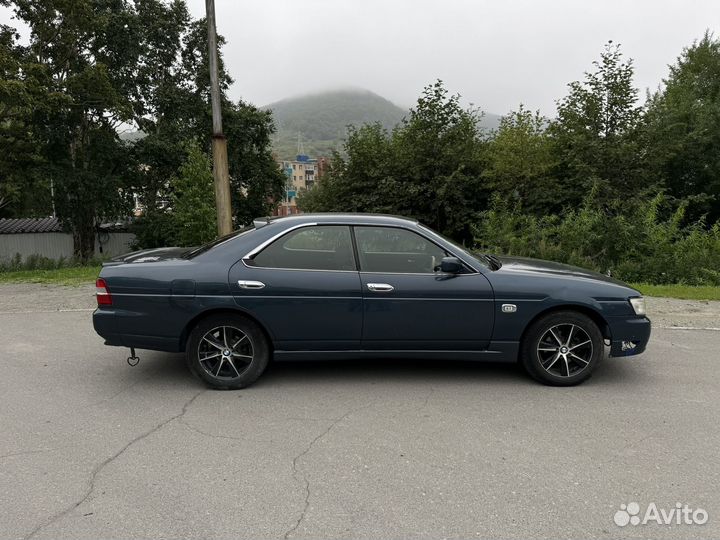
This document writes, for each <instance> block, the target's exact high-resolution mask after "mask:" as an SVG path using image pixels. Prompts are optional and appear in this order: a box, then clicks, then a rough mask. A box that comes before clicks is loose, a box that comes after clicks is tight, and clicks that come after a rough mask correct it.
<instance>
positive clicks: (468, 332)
mask: <svg viewBox="0 0 720 540" xmlns="http://www.w3.org/2000/svg"><path fill="white" fill-rule="evenodd" d="M353 230H354V234H355V241H356V246H357V253H358V259H359V264H360V280H361V283H362V294H363V298H364V321H363V332H362V347H363V348H364V349H388V350H421V349H435V350H482V349H484V348H486V347H487V345H488V343H489V341H490V337H491V334H492V327H493V317H494V313H493V311H494V310H493V305H494V299H493V293H492V288H491V287H490V283H489V282H488V280H487V279H486V278H485V276H484V275H482V274H480V273H477V272H475V271H474V270H472V269H470V268H468V269H467V271H466V273H462V274H456V275H445V274H440V273H439V272H435V270H434V268H435V267H436V266H437V265H439V264H440V261H441V260H442V258H443V257H445V256H447V255H451V254H449V253H448V252H447V251H446V250H445V249H443V248H442V247H440V246H439V245H437V244H435V243H434V242H432V241H431V240H429V239H428V238H426V237H425V236H423V235H421V234H419V233H417V232H415V231H411V230H409V229H404V228H398V227H382V226H372V227H371V226H356V227H354V228H353Z"/></svg>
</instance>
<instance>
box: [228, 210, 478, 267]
mask: <svg viewBox="0 0 720 540" xmlns="http://www.w3.org/2000/svg"><path fill="white" fill-rule="evenodd" d="M415 225H416V226H417V227H418V228H419V229H420V230H419V231H418V230H416V229H413V228H410V227H405V226H402V225H387V224H384V223H383V224H380V223H368V222H360V223H342V222H335V221H329V222H327V223H321V222H317V221H315V222H310V223H299V224H297V225H293V226H292V227H289V228H287V229H284V230H283V231H281V232H279V233H277V234H275V235H273V236H271V237H270V238H268V239H267V240H265V241H264V242H261V243H260V244H259V245H257V246H256V247H254V248H253V249H252V250H250V251H249V252H248V253H247V254H246V255H245V256H244V257H242V259H241V261H242V263H243V265H244V266H245V267H246V268H253V269H266V270H289V271H291V272H344V273H348V272H352V273H356V274H357V273H359V274H392V275H398V276H402V275H405V276H437V275H438V273H437V272H432V273H429V272H367V271H363V270H361V269H360V268H358V269H357V270H317V269H311V268H275V267H272V266H252V265H249V264H248V263H247V260H248V259H252V258H253V257H254V256H255V255H257V254H258V253H260V252H261V251H262V250H263V249H265V248H266V247H267V246H269V245H270V244H272V243H273V242H274V241H275V240H278V239H279V238H282V237H283V236H285V235H286V234H288V233H290V232H292V231H295V230H297V229H302V228H304V227H317V226H335V227H337V226H345V227H349V228H353V227H384V228H388V229H402V230H405V231H409V232H412V233H415V234H417V235H418V236H420V237H422V238H424V239H425V240H427V241H428V242H430V243H432V244H434V245H435V246H437V247H438V248H439V249H441V250H443V251H445V252H447V253H450V255H451V256H452V257H456V258H458V259H460V260H461V261H462V262H463V264H464V265H465V266H466V267H468V268H469V269H470V270H472V271H471V272H469V273H466V274H442V275H453V276H455V277H461V276H474V275H477V274H482V272H480V271H478V270H477V269H476V268H475V267H474V266H473V265H472V264H471V263H469V262H468V261H466V260H465V259H464V258H463V257H460V256H458V255H457V254H456V253H455V252H453V251H451V250H449V249H446V248H445V247H443V246H441V245H440V244H438V243H437V241H436V240H435V239H433V238H431V237H429V236H428V235H427V234H425V231H426V230H427V231H429V232H432V229H427V227H425V226H424V225H421V224H420V223H419V222H415ZM255 230H257V229H255ZM351 233H352V234H353V235H354V231H351ZM352 248H353V252H355V254H356V255H357V246H355V245H354V243H353V246H352ZM358 262H359V261H358Z"/></svg>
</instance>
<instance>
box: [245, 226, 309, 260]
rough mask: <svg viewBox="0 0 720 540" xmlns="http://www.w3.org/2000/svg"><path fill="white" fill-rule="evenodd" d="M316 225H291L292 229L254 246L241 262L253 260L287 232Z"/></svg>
mask: <svg viewBox="0 0 720 540" xmlns="http://www.w3.org/2000/svg"><path fill="white" fill-rule="evenodd" d="M316 225H318V224H317V223H300V224H298V225H293V226H292V227H288V228H287V229H284V230H282V231H280V232H279V233H277V234H276V235H274V236H271V237H270V238H268V239H267V240H265V241H264V242H261V243H260V244H259V245H257V246H255V247H254V248H253V249H252V250H251V251H250V252H249V253H248V254H247V255H245V256H244V257H243V260H245V259H251V258H253V257H254V256H255V255H257V254H258V253H260V252H261V251H262V250H263V249H265V248H266V247H268V246H269V245H270V244H272V243H273V242H274V241H275V240H277V239H278V238H280V237H282V236H285V235H286V234H287V233H289V232H292V231H294V230H296V229H302V228H303V227H314V226H316ZM258 268H265V267H263V266H258Z"/></svg>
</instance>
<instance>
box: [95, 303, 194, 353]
mask: <svg viewBox="0 0 720 540" xmlns="http://www.w3.org/2000/svg"><path fill="white" fill-rule="evenodd" d="M120 313H123V311H122V310H121V311H120ZM119 316H120V315H119V314H118V313H116V311H115V310H114V309H108V308H102V309H100V308H98V309H96V310H95V311H94V312H93V328H95V332H97V334H98V335H99V336H100V337H101V338H103V339H104V340H105V345H112V346H116V347H135V348H137V349H149V350H153V351H165V352H180V351H181V350H182V349H181V347H180V340H179V339H178V338H170V337H159V336H145V335H137V334H121V333H119V332H118V317H119Z"/></svg>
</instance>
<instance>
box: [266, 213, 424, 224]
mask: <svg viewBox="0 0 720 540" xmlns="http://www.w3.org/2000/svg"><path fill="white" fill-rule="evenodd" d="M278 222H281V223H283V224H288V225H289V224H296V223H297V224H302V223H349V224H353V223H377V224H378V225H405V226H407V225H415V224H417V223H418V221H417V220H416V219H412V218H407V217H403V216H394V215H392V214H370V213H363V212H316V213H312V214H294V215H291V216H273V217H262V218H257V219H255V220H254V221H253V223H254V224H255V227H256V228H260V227H262V226H264V225H266V224H269V223H278Z"/></svg>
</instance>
